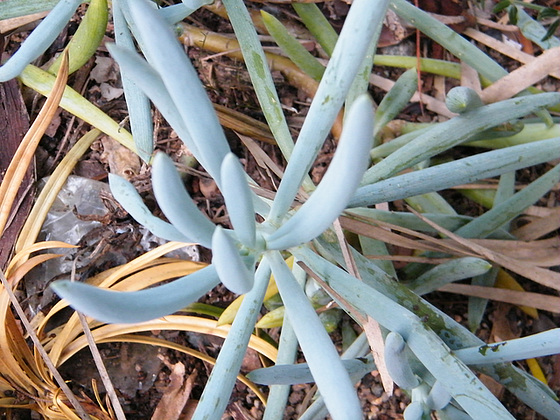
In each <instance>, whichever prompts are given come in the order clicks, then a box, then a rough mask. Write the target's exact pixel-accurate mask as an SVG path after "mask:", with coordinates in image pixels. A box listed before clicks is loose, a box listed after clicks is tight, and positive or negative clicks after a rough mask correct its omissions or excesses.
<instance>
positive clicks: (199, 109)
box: [128, 0, 230, 186]
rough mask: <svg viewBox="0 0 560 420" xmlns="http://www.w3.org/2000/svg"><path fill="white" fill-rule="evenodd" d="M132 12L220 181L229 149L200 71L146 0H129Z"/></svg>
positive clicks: (144, 48)
mask: <svg viewBox="0 0 560 420" xmlns="http://www.w3.org/2000/svg"><path fill="white" fill-rule="evenodd" d="M128 4H129V7H130V14H131V16H132V18H133V20H134V22H135V24H136V30H137V31H138V34H137V33H136V32H134V29H133V33H134V35H135V36H139V37H140V38H141V40H142V51H143V53H144V55H145V56H146V58H147V59H148V62H149V63H150V64H151V65H152V66H154V68H155V69H156V71H157V72H158V74H159V75H160V77H161V79H162V80H163V83H164V84H165V87H166V88H167V91H168V92H169V95H170V96H171V98H172V99H173V102H174V103H175V106H176V107H177V110H178V111H179V113H180V115H181V117H182V119H183V121H184V122H185V125H186V126H187V128H188V131H189V133H190V135H191V137H192V139H193V141H194V142H195V143H196V146H197V149H198V153H199V154H200V158H201V162H204V165H205V169H206V170H207V171H208V172H209V173H210V174H211V175H212V177H213V178H214V180H215V181H216V183H217V184H218V186H220V185H221V182H220V181H221V179H220V167H221V164H222V160H223V159H224V157H225V156H226V154H228V153H229V152H230V148H229V145H228V143H227V140H226V138H225V135H224V132H223V130H222V127H221V126H220V123H219V121H218V117H217V116H216V113H215V112H214V108H213V106H212V103H211V102H210V100H209V99H208V96H207V95H206V91H205V90H204V88H203V86H202V83H201V82H200V79H199V77H198V73H197V72H196V71H195V69H194V68H193V66H192V64H191V62H190V61H189V59H188V57H187V55H186V54H185V50H184V48H183V46H182V45H180V44H179V41H178V40H177V38H176V35H175V34H174V33H173V31H172V30H171V28H170V26H169V24H168V23H167V22H166V21H165V19H164V18H163V17H162V16H160V14H159V13H158V12H157V10H155V9H154V8H153V7H152V6H151V5H150V4H149V3H148V2H147V1H146V0H136V1H130V2H129V3H128Z"/></svg>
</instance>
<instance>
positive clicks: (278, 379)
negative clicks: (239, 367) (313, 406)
mask: <svg viewBox="0 0 560 420" xmlns="http://www.w3.org/2000/svg"><path fill="white" fill-rule="evenodd" d="M342 364H343V365H344V368H345V369H346V370H347V371H348V374H349V375H350V376H354V375H356V376H358V377H361V376H364V375H365V374H366V373H368V372H371V371H372V370H375V363H373V361H372V360H371V359H347V360H342ZM360 375H361V376H360ZM247 378H248V379H250V380H251V381H253V382H255V383H257V384H260V385H295V384H305V383H310V382H315V380H314V379H313V375H311V371H310V370H309V365H308V364H307V363H298V364H295V365H274V366H271V367H268V368H262V369H256V370H253V371H251V372H249V373H248V374H247Z"/></svg>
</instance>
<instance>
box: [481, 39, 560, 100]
mask: <svg viewBox="0 0 560 420" xmlns="http://www.w3.org/2000/svg"><path fill="white" fill-rule="evenodd" d="M559 68H560V47H555V48H551V49H549V50H546V51H545V52H543V53H542V54H541V55H540V56H538V57H537V58H535V59H534V60H533V61H531V62H529V63H527V64H525V65H524V66H522V67H520V68H518V69H517V70H514V71H512V72H511V73H510V74H508V75H507V76H504V77H502V78H501V79H499V80H498V81H496V82H495V83H493V84H492V85H490V86H488V87H487V88H486V89H484V90H483V91H482V93H481V98H482V100H483V101H484V102H485V103H492V102H498V101H502V100H504V99H509V98H511V97H513V96H515V95H516V94H518V93H519V92H521V91H522V90H524V89H526V88H528V87H530V86H532V85H534V84H535V83H537V82H538V81H540V80H542V79H544V78H545V77H547V76H548V75H549V74H550V73H551V72H554V71H557V70H558V69H559Z"/></svg>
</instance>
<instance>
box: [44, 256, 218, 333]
mask: <svg viewBox="0 0 560 420" xmlns="http://www.w3.org/2000/svg"><path fill="white" fill-rule="evenodd" d="M219 281H220V280H219V278H218V274H217V273H216V270H215V269H214V267H212V266H208V267H205V268H203V269H201V270H199V271H197V272H196V273H193V274H189V275H188V276H184V277H181V278H179V279H177V280H174V281H172V282H170V283H167V284H164V285H162V286H157V287H154V288H150V289H145V290H140V291H136V292H119V291H114V290H108V289H101V288H99V287H94V286H91V285H89V284H86V283H80V282H75V281H68V280H59V281H55V282H54V283H52V284H51V287H52V289H53V290H54V291H55V292H56V294H57V295H59V296H60V297H61V298H63V299H66V300H67V301H68V302H69V303H70V306H72V307H73V308H74V309H76V310H77V311H79V312H82V313H84V314H85V315H87V316H91V317H92V318H94V319H97V320H98V321H102V322H109V323H136V322H144V321H149V320H151V319H155V318H160V317H162V316H165V315H169V314H171V313H173V312H176V311H178V310H180V309H182V308H184V307H186V306H187V305H189V304H191V303H193V302H196V301H197V300H198V299H200V297H201V296H203V295H204V294H205V293H207V292H208V291H209V290H211V289H213V288H214V287H215V286H216V285H217V284H218V283H219Z"/></svg>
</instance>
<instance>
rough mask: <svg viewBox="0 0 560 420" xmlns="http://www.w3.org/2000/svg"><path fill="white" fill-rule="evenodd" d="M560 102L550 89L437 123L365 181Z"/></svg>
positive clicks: (366, 175)
mask: <svg viewBox="0 0 560 420" xmlns="http://www.w3.org/2000/svg"><path fill="white" fill-rule="evenodd" d="M559 102H560V93H555V92H550V93H541V94H539V95H531V96H524V97H521V98H513V99H508V100H506V101H501V102H498V103H495V104H490V105H486V106H483V107H479V108H476V109H474V110H471V111H468V112H465V113H464V114H461V115H459V116H458V117H455V118H452V119H451V120H449V121H445V122H443V123H440V124H437V125H436V126H434V127H433V128H432V129H431V130H428V131H427V132H425V133H424V134H422V135H420V136H418V137H416V138H415V139H414V140H413V141H411V142H410V143H407V144H406V145H404V146H403V147H401V148H400V149H399V150H397V151H396V152H394V153H392V154H391V155H389V156H387V157H386V158H385V159H384V160H382V161H381V162H379V163H377V164H376V165H374V166H372V167H371V168H370V169H369V170H368V171H367V172H366V174H365V175H364V179H363V183H364V184H371V183H373V182H376V181H379V180H382V179H385V178H388V177H390V176H391V175H394V174H396V173H399V172H401V171H402V170H404V169H407V168H410V167H411V166H413V165H415V164H417V163H419V162H422V161H424V160H426V159H428V158H430V157H432V156H434V155H436V154H438V153H441V152H444V151H445V150H448V149H450V148H451V147H453V146H456V145H458V144H460V143H462V142H464V141H466V140H468V139H469V138H471V137H473V136H474V135H475V134H477V133H480V132H482V131H484V130H487V129H489V128H491V127H495V126H497V125H499V124H502V123H504V122H507V121H510V120H512V119H515V118H520V117H523V116H525V115H527V114H530V113H531V112H534V111H536V110H538V109H540V108H542V107H546V106H551V105H554V104H557V103H559Z"/></svg>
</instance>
